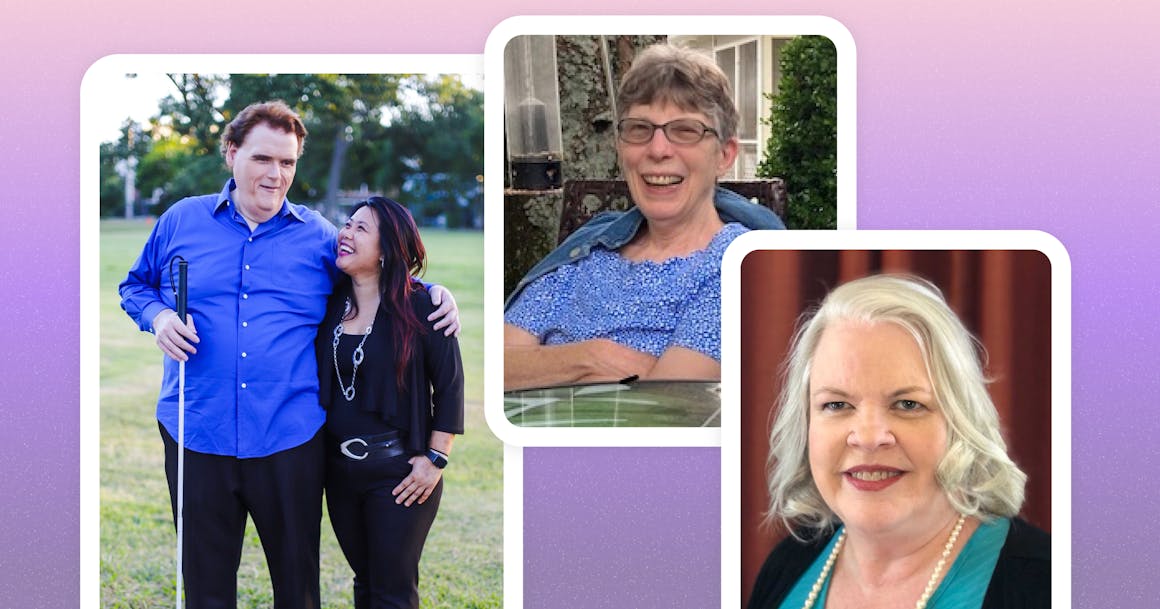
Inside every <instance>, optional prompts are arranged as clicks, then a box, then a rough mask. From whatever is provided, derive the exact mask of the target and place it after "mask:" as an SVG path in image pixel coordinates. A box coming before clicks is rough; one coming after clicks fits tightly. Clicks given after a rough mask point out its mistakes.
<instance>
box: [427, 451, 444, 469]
mask: <svg viewBox="0 0 1160 609" xmlns="http://www.w3.org/2000/svg"><path fill="white" fill-rule="evenodd" d="M427 458H428V459H430V460H431V464H432V465H434V466H435V467H438V468H439V469H443V468H444V467H447V463H448V461H447V455H445V454H443V453H441V452H439V451H437V450H435V449H434V448H428V449H427Z"/></svg>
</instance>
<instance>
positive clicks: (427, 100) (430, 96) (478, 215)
mask: <svg viewBox="0 0 1160 609" xmlns="http://www.w3.org/2000/svg"><path fill="white" fill-rule="evenodd" d="M403 86H404V90H405V91H406V92H407V93H408V94H407V95H405V96H404V97H405V98H407V99H409V100H411V101H410V102H409V103H404V104H400V105H399V106H397V107H396V108H395V109H394V111H393V116H392V117H391V119H390V125H389V127H387V128H386V129H385V130H384V132H383V133H382V139H381V140H379V141H375V140H374V139H371V138H368V141H367V142H366V143H367V144H368V145H372V146H378V148H379V151H380V152H381V153H386V154H385V155H384V158H383V164H384V171H383V175H384V177H386V178H394V179H397V180H399V182H398V188H399V190H400V191H401V192H400V194H399V197H401V198H400V202H402V203H404V204H406V205H407V206H408V207H410V208H411V210H412V213H414V214H415V216H416V219H422V221H424V222H425V223H431V222H433V221H434V220H435V219H436V218H440V217H441V218H443V219H444V221H445V222H446V223H447V226H448V227H451V228H460V227H472V226H474V225H475V224H476V222H477V221H482V217H483V189H482V187H483V182H482V180H483V93H482V92H480V91H477V90H475V89H472V88H470V87H467V86H465V85H464V84H463V82H462V81H461V80H460V78H459V77H458V76H457V75H446V74H445V75H440V76H435V77H426V78H423V77H410V78H408V79H406V80H405V81H404V83H403ZM404 199H405V200H404Z"/></svg>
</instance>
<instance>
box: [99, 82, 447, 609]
mask: <svg viewBox="0 0 1160 609" xmlns="http://www.w3.org/2000/svg"><path fill="white" fill-rule="evenodd" d="M305 137H306V128H305V126H304V125H303V124H302V121H301V119H300V118H299V117H298V115H297V114H296V113H295V112H294V111H293V110H291V109H290V108H289V107H288V106H287V105H286V104H284V103H282V102H280V101H276V102H267V103H260V104H253V105H250V106H249V107H247V108H246V109H244V110H243V111H242V112H240V113H239V114H238V115H237V117H236V118H235V119H234V120H233V121H232V122H231V123H230V124H229V125H228V126H227V127H226V129H225V131H224V133H223V135H222V153H223V155H224V156H225V161H226V165H227V166H228V167H229V168H230V169H231V170H232V172H233V178H232V179H231V180H229V182H227V183H226V185H225V187H224V188H223V189H222V191H221V192H220V193H217V194H212V195H204V196H198V197H190V198H186V199H183V200H181V201H178V202H177V203H176V204H174V205H173V207H172V208H170V209H169V210H168V211H167V212H166V213H164V214H163V215H162V216H161V217H160V218H159V219H158V221H157V224H156V225H155V226H154V228H153V231H152V233H151V234H150V235H149V240H148V241H147V242H146V244H145V247H144V249H143V251H142V252H141V256H140V258H139V259H138V260H137V262H136V263H135V264H134V265H133V267H132V268H131V269H130V271H129V274H128V277H126V279H125V280H124V281H123V282H122V283H121V286H120V292H121V299H122V300H121V306H122V308H124V309H125V312H126V313H128V314H129V316H130V317H132V318H133V319H134V321H136V322H137V325H138V326H139V327H140V328H141V329H142V330H146V331H151V332H153V333H154V334H155V335H156V342H157V346H158V347H159V348H160V349H161V350H162V351H163V352H164V353H165V354H166V355H168V356H169V357H167V358H165V363H164V366H165V367H164V378H163V381H162V388H161V395H160V398H159V399H158V403H157V420H158V423H159V426H160V429H161V435H162V439H163V441H164V443H165V469H166V475H167V478H168V480H169V489H170V499H171V502H172V504H173V505H172V507H173V509H174V514H175V517H176V493H177V489H176V477H177V471H176V470H177V443H176V441H175V440H174V438H175V437H176V435H177V417H178V412H177V405H178V378H177V377H178V361H184V362H186V386H185V417H186V426H185V447H186V449H187V450H186V457H185V478H184V483H185V489H184V509H183V515H182V516H183V523H184V529H185V531H186V533H187V534H186V535H185V539H184V554H185V556H184V557H183V562H184V565H183V575H184V579H185V588H186V590H185V593H186V598H187V606H188V607H190V609H197V608H199V607H235V606H236V604H237V569H238V565H239V563H240V560H241V551H242V540H243V534H244V531H245V524H246V516H247V514H249V516H251V517H252V518H253V519H254V525H255V526H256V527H257V529H258V534H259V536H260V537H261V541H262V547H263V549H264V550H265V553H266V559H267V562H268V563H269V568H270V576H271V580H272V584H273V588H274V605H275V606H276V607H279V608H281V607H287V608H303V609H305V608H308V607H309V608H317V607H319V606H320V600H319V582H318V573H319V567H318V554H319V528H320V522H321V518H322V487H323V479H322V476H323V464H324V455H323V450H324V441H323V437H322V433H321V428H322V424H323V422H324V421H325V418H326V414H325V411H324V410H323V409H322V407H321V406H320V405H319V398H318V372H317V366H316V363H315V354H314V337H315V334H316V332H317V330H318V325H319V323H320V322H321V320H322V318H323V315H324V313H325V310H326V300H327V297H328V296H329V295H330V292H331V287H332V285H333V282H334V281H335V279H336V278H337V275H338V272H339V271H338V270H337V268H336V267H335V264H334V261H335V255H336V250H335V242H336V235H337V230H336V229H335V227H334V226H333V225H332V224H330V222H328V221H327V220H325V219H324V218H323V217H322V216H321V215H320V214H318V213H317V212H315V211H312V210H310V209H308V208H306V207H303V206H301V205H296V204H292V203H290V202H289V201H287V200H286V192H287V191H288V190H289V188H290V185H291V184H292V183H293V181H294V174H295V170H296V168H297V163H298V158H299V157H300V156H301V154H302V145H303V141H304V139H305ZM177 256H180V257H182V258H184V259H185V260H187V261H189V269H190V271H189V288H188V294H189V305H188V317H187V319H186V320H179V319H178V318H177V314H176V313H175V312H174V308H176V303H175V298H174V290H173V289H172V287H173V277H172V276H171V274H170V266H171V262H172V261H173V260H174V259H175V257H177ZM432 300H433V301H435V304H437V305H438V304H440V302H442V304H443V305H444V306H443V307H442V308H441V309H440V310H439V311H437V312H436V314H437V315H439V316H440V317H442V319H441V320H440V321H439V322H438V323H437V324H436V326H435V329H437V330H438V329H441V328H446V329H447V332H454V331H457V330H458V319H457V311H456V310H455V306H454V300H453V299H452V298H451V297H450V293H449V292H446V290H444V289H443V288H440V287H438V286H435V288H434V289H433V290H432ZM433 317H434V316H433ZM183 321H184V322H185V323H183ZM203 339H204V340H203Z"/></svg>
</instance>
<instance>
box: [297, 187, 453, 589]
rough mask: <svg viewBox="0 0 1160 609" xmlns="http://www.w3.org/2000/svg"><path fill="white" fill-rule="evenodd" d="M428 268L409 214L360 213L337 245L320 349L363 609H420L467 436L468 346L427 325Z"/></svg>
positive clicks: (340, 500) (363, 207)
mask: <svg viewBox="0 0 1160 609" xmlns="http://www.w3.org/2000/svg"><path fill="white" fill-rule="evenodd" d="M425 259H426V251H425V250H424V248H423V243H422V241H421V239H420V238H419V231H418V229H417V228H416V226H415V222H414V220H413V219H412V218H411V215H410V213H409V212H407V210H406V209H405V208H403V206H402V205H400V204H399V203H397V202H395V201H392V200H390V199H386V198H383V197H371V198H370V199H368V200H366V201H363V202H361V203H359V204H357V205H356V206H355V208H354V212H353V213H352V214H351V218H350V220H349V221H348V222H347V223H346V226H345V227H343V229H342V230H341V231H339V235H338V262H337V265H338V268H339V269H341V270H342V271H343V273H345V275H346V276H345V277H343V278H342V279H341V280H340V281H339V283H338V285H337V287H336V288H335V293H334V295H333V296H332V297H331V301H330V305H329V307H328V310H327V316H326V319H325V321H324V322H323V324H322V326H321V327H320V329H319V334H318V339H317V341H316V350H317V355H318V366H319V381H320V392H319V393H320V396H321V400H322V402H323V405H324V406H326V408H327V421H326V429H327V440H328V453H327V454H328V457H327V472H326V501H327V508H328V510H329V513H330V519H331V524H332V525H333V527H334V532H335V536H336V537H337V538H338V542H339V545H340V546H341V547H342V551H343V554H344V555H345V556H346V559H347V562H348V563H350V566H351V569H353V570H354V600H355V607H356V608H358V609H372V608H384V607H410V608H417V607H418V606H419V593H418V582H419V556H420V554H421V553H422V550H423V544H424V542H425V541H426V539H427V533H428V531H429V530H430V529H431V523H432V522H433V521H434V519H435V513H436V511H437V510H438V508H439V499H440V497H441V495H442V490H443V481H442V473H443V468H444V467H446V465H447V463H448V456H449V454H450V452H451V444H452V440H453V439H454V435H455V434H461V433H463V364H462V360H461V359H460V355H459V343H458V341H457V340H456V339H455V338H454V337H446V336H444V335H443V334H442V333H440V332H433V331H430V330H428V329H427V328H426V327H425V326H424V324H423V323H421V321H420V320H423V319H426V318H427V316H428V315H429V314H430V313H431V312H432V310H433V307H432V305H431V301H430V298H429V297H428V295H427V293H426V287H425V286H424V285H423V284H422V283H420V282H418V281H416V280H415V279H414V278H413V277H414V276H415V275H418V274H419V273H420V272H421V271H422V270H423V266H424V262H425Z"/></svg>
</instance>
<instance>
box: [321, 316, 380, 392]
mask: <svg viewBox="0 0 1160 609" xmlns="http://www.w3.org/2000/svg"><path fill="white" fill-rule="evenodd" d="M347 306H348V307H349V306H350V305H349V303H348V305H347ZM374 327H375V325H374V324H371V325H369V326H367V330H366V332H365V333H363V337H362V340H360V341H358V346H357V347H355V348H354V354H353V355H351V357H350V361H351V362H352V363H353V364H354V371H353V372H351V373H350V387H347V386H346V385H344V384H343V383H342V373H341V372H339V371H338V339H339V338H340V337H341V336H342V322H339V323H338V326H337V327H336V328H335V329H334V341H333V342H332V343H331V347H332V349H333V352H334V375H335V376H337V377H338V388H339V389H341V390H342V396H343V397H345V398H346V401H348V402H350V401H352V400H354V379H355V377H357V376H358V365H359V364H361V363H362V361H363V344H364V343H366V342H367V337H368V336H370V335H371V330H372V329H374Z"/></svg>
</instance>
